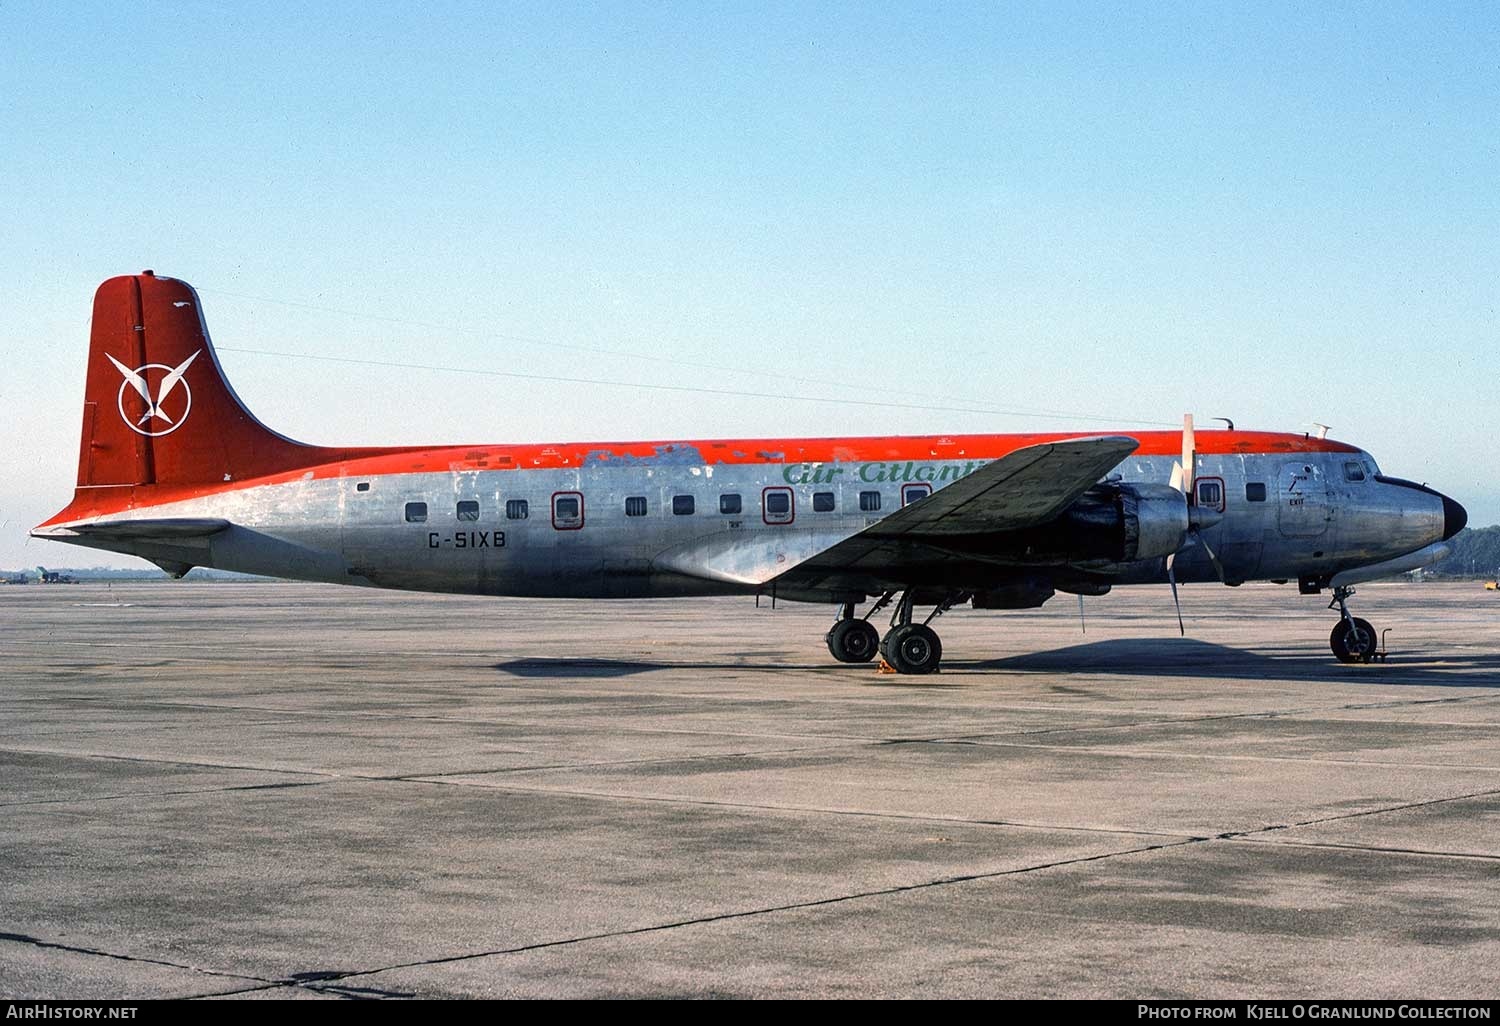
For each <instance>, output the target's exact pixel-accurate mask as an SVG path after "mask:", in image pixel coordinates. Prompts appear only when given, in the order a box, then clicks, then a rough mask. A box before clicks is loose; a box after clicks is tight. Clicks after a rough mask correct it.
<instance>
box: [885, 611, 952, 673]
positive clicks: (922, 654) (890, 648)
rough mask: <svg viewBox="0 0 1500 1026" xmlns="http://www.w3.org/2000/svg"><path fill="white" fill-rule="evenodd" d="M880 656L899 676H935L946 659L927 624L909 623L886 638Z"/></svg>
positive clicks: (940, 645) (937, 640) (941, 646)
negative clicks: (928, 674) (939, 665)
mask: <svg viewBox="0 0 1500 1026" xmlns="http://www.w3.org/2000/svg"><path fill="white" fill-rule="evenodd" d="M880 654H881V655H883V656H884V657H885V661H886V662H888V663H890V664H891V666H893V667H895V669H896V672H898V673H935V672H936V671H937V668H938V663H940V662H941V661H942V658H943V643H942V641H940V640H939V639H938V636H937V631H935V630H933V629H932V628H931V627H928V626H927V625H926V624H920V623H908V624H904V625H902V626H900V627H897V628H895V629H894V630H892V631H891V632H890V633H888V634H887V635H886V636H885V639H884V640H883V641H881V643H880Z"/></svg>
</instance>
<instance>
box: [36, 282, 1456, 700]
mask: <svg viewBox="0 0 1500 1026" xmlns="http://www.w3.org/2000/svg"><path fill="white" fill-rule="evenodd" d="M92 325H93V326H92V336H91V342H90V350H89V357H88V376H87V382H86V386H85V394H84V404H83V433H82V446H81V450H80V454H79V462H78V484H77V489H76V491H75V492H74V495H73V500H72V502H71V503H70V504H69V505H68V506H67V508H65V509H64V510H62V511H61V512H59V513H58V514H57V515H55V516H53V517H52V518H50V519H49V520H47V521H46V522H45V523H43V524H41V525H39V526H38V527H37V528H35V529H34V530H33V531H32V536H33V537H37V538H45V539H49V540H53V541H64V542H68V543H70V544H74V545H83V546H88V547H91V548H98V549H106V550H109V551H112V552H124V553H130V554H133V555H137V556H140V557H142V558H144V559H148V560H150V561H151V562H153V563H155V564H156V565H157V566H159V567H161V568H162V569H164V570H166V571H167V572H168V573H170V574H173V575H177V576H180V575H182V574H184V573H186V572H187V571H188V570H190V569H191V568H193V567H195V566H203V567H216V568H220V569H224V570H235V571H240V572H244V573H251V574H260V575H266V576H272V577H285V578H293V579H300V580H310V581H327V582H334V583H340V584H356V585H364V586H371V587H382V588H403V589H410V590H414V591H435V592H456V593H464V594H477V595H511V596H538V597H548V598H558V597H575V598H613V599H635V598H651V597H661V596H674V597H683V596H700V595H733V594H744V595H752V594H753V595H767V596H770V597H771V598H772V599H773V600H774V599H777V598H779V599H788V600H796V601H802V602H824V603H829V604H831V605H833V606H835V607H837V609H838V614H837V618H836V620H835V622H834V624H833V626H832V627H831V628H830V630H829V631H828V634H827V638H826V641H827V644H828V649H829V651H830V653H831V654H832V655H833V657H834V658H835V659H838V660H840V661H842V662H849V663H858V662H867V661H870V660H873V659H874V658H875V657H876V655H877V654H878V655H880V656H882V657H883V658H884V659H885V661H886V662H887V663H888V664H889V665H890V666H891V667H893V668H894V669H896V670H898V671H900V672H902V673H929V672H932V671H934V670H936V669H938V667H939V664H940V660H941V658H942V644H941V642H940V640H939V638H938V636H937V634H936V632H935V631H934V630H933V629H932V626H931V624H932V621H933V620H934V619H935V618H936V617H938V616H939V615H941V614H942V613H944V612H946V611H948V610H950V609H952V608H954V607H955V606H957V605H959V604H961V603H969V604H971V605H973V606H974V607H975V608H980V609H1027V608H1034V607H1037V606H1040V605H1042V604H1043V603H1044V602H1046V601H1048V600H1049V599H1051V598H1052V597H1053V595H1054V594H1056V593H1057V592H1059V591H1061V592H1066V593H1070V594H1075V595H1079V596H1084V595H1103V594H1105V593H1106V592H1108V591H1109V590H1110V589H1111V588H1114V587H1117V586H1121V585H1130V584H1170V585H1171V587H1172V591H1173V596H1174V599H1175V597H1176V591H1177V582H1179V581H1204V582H1209V581H1221V582H1222V583H1224V584H1227V585H1230V586H1234V585H1238V584H1241V583H1243V582H1245V581H1250V580H1273V581H1276V582H1279V583H1285V582H1287V581H1296V582H1297V583H1298V589H1299V591H1300V592H1302V593H1303V594H1317V593H1319V592H1321V591H1322V590H1323V589H1325V588H1331V589H1332V601H1331V602H1330V603H1329V608H1330V609H1334V608H1336V609H1337V611H1338V619H1337V621H1336V622H1335V624H1334V626H1333V630H1332V632H1331V635H1330V638H1329V645H1330V647H1331V648H1332V650H1333V652H1334V654H1335V656H1337V658H1338V659H1340V660H1342V661H1345V662H1354V661H1368V660H1369V659H1370V658H1371V657H1372V655H1373V653H1374V652H1375V650H1376V644H1377V637H1376V633H1375V629H1374V628H1373V627H1372V626H1371V625H1370V624H1369V622H1368V621H1366V620H1363V619H1360V618H1358V617H1355V616H1353V615H1352V614H1351V613H1350V611H1349V608H1348V605H1347V599H1348V598H1349V597H1350V596H1351V595H1353V594H1354V587H1353V586H1354V585H1355V584H1358V583H1362V582H1365V581H1370V580H1375V579H1378V578H1381V577H1388V576H1391V575H1394V574H1398V573H1401V572H1404V571H1410V570H1414V569H1417V568H1420V567H1423V566H1428V565H1430V564H1432V563H1434V562H1436V561H1438V560H1440V559H1442V558H1444V557H1445V556H1447V555H1448V554H1449V552H1450V551H1451V548H1450V546H1449V545H1448V544H1447V540H1448V539H1450V538H1452V537H1453V536H1454V535H1455V534H1457V533H1458V532H1459V531H1460V530H1462V529H1463V527H1464V524H1465V522H1466V521H1467V514H1466V513H1465V511H1464V508H1463V507H1462V506H1461V505H1459V504H1458V503H1457V502H1455V501H1453V500H1452V499H1450V498H1448V497H1447V496H1445V495H1442V494H1440V493H1439V492H1437V491H1435V490H1433V489H1432V488H1428V487H1426V486H1425V485H1420V484H1415V483H1413V482H1411V481H1404V480H1401V479H1399V478H1394V477H1388V476H1386V475H1384V474H1382V473H1381V471H1380V468H1379V467H1378V466H1377V465H1376V463H1375V458H1374V457H1373V456H1371V455H1370V454H1369V453H1368V452H1366V451H1364V450H1363V449H1361V448H1359V447H1358V446H1355V445H1350V444H1347V443H1344V442H1338V441H1334V440H1332V439H1328V438H1322V437H1312V436H1309V435H1305V434H1284V433H1273V432H1258V431H1242V430H1234V429H1233V428H1232V426H1231V427H1230V428H1229V429H1228V430H1215V431H1207V432H1204V433H1203V434H1202V435H1198V434H1196V433H1195V432H1194V429H1193V422H1192V417H1191V416H1188V417H1185V418H1184V423H1183V429H1182V431H1181V432H1176V431H1145V432H1117V433H1111V434H1078V433H1028V434H971V435H923V436H908V437H897V436H883V437H872V438H750V439H739V438H735V439H712V440H699V441H658V442H557V443H551V444H540V445H538V444H512V445H505V444H500V445H495V444H482V445H458V446H431V445H426V446H424V445H409V446H386V447H379V448H343V447H324V446H311V445H304V444H301V443H299V442H294V441H292V440H291V439H288V438H286V437H284V436H282V435H279V434H277V433H275V432H274V431H271V430H270V429H269V428H267V427H265V426H264V425H262V424H261V423H260V422H259V421H258V420H256V419H255V418H254V417H253V416H252V415H251V414H250V412H249V411H248V410H246V409H245V407H244V405H243V404H242V403H241V402H240V401H239V399H238V397H237V396H236V395H235V394H234V391H233V389H232V388H231V387H230V385H229V383H228V382H227V381H226V380H225V378H224V375H223V372H222V370H221V368H220V366H219V362H218V359H217V358H216V356H215V355H214V350H213V345H212V343H211V342H210V341H209V337H208V330H207V327H206V324H205V321H204V319H203V314H202V307H201V305H200V303H199V299H198V295H197V293H196V292H194V290H193V289H192V288H191V287H190V286H189V285H187V284H186V283H184V282H181V281H177V280H175V279H172V278H165V277H159V276H157V275H156V274H154V273H153V272H151V271H146V272H144V273H142V274H139V275H129V276H123V277H118V278H111V279H110V280H108V281H106V282H105V283H104V284H103V285H101V286H100V287H99V290H98V293H97V294H96V295H95V298H94V315H93V322H92ZM557 400H558V401H557V406H558V410H559V414H560V416H564V415H565V414H566V410H567V404H568V400H569V397H568V395H567V394H566V393H560V394H559V395H558V397H557ZM870 598H874V599H875V601H874V603H873V604H872V605H871V606H870V608H869V609H868V610H867V611H866V612H865V614H864V615H863V616H859V615H857V609H858V607H859V606H860V605H861V604H863V603H864V602H865V601H867V600H868V599H870ZM919 605H920V606H930V607H932V611H931V613H930V615H928V616H927V617H926V618H925V619H922V620H919V619H918V617H917V615H916V613H915V608H916V607H917V606H919ZM887 607H891V608H892V610H893V612H892V616H891V622H890V629H889V630H888V631H886V632H885V633H884V635H883V636H882V634H881V632H880V631H879V630H877V628H876V627H875V626H874V625H873V624H872V623H871V622H870V618H871V617H872V616H874V615H875V613H877V612H878V611H880V610H883V609H886V608H887ZM511 626H524V625H511ZM1180 627H1181V620H1180V609H1179V629H1180ZM524 640H525V635H524V632H518V633H515V634H513V635H512V636H511V637H510V640H509V642H508V643H510V644H524Z"/></svg>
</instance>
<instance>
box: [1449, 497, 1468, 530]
mask: <svg viewBox="0 0 1500 1026" xmlns="http://www.w3.org/2000/svg"><path fill="white" fill-rule="evenodd" d="M1468 522H1469V511H1468V510H1466V509H1464V508H1463V507H1462V506H1460V505H1459V504H1458V503H1456V502H1454V501H1453V500H1452V499H1450V498H1448V496H1446V495H1445V496H1443V541H1447V540H1448V539H1449V538H1452V537H1453V536H1454V535H1455V534H1457V533H1458V532H1459V531H1462V530H1463V529H1464V525H1465V524H1467V523H1468Z"/></svg>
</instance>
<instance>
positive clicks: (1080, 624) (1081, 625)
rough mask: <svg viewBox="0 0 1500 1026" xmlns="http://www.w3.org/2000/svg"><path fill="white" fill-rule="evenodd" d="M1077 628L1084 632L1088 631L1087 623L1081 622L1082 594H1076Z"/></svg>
mask: <svg viewBox="0 0 1500 1026" xmlns="http://www.w3.org/2000/svg"><path fill="white" fill-rule="evenodd" d="M1078 630H1079V631H1080V632H1082V633H1084V634H1087V633H1088V632H1089V628H1088V625H1087V624H1085V623H1084V622H1083V594H1082V593H1081V592H1080V593H1079V595H1078Z"/></svg>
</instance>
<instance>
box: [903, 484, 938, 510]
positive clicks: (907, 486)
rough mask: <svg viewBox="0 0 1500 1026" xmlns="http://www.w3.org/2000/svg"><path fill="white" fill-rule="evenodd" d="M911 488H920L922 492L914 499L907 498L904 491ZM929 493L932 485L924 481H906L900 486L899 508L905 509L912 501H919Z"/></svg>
mask: <svg viewBox="0 0 1500 1026" xmlns="http://www.w3.org/2000/svg"><path fill="white" fill-rule="evenodd" d="M913 488H921V489H924V490H923V492H922V494H921V495H919V496H917V497H916V498H915V499H908V498H907V497H906V493H907V492H908V491H910V490H911V489H913ZM931 494H932V485H930V484H928V483H927V482H926V481H908V482H907V483H906V484H904V485H902V486H901V508H902V509H905V508H906V507H907V506H910V505H911V504H912V503H914V502H921V501H922V500H923V499H925V498H927V496H929V495H931Z"/></svg>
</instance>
